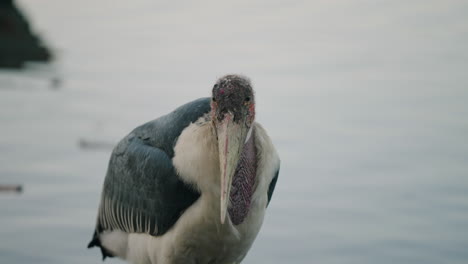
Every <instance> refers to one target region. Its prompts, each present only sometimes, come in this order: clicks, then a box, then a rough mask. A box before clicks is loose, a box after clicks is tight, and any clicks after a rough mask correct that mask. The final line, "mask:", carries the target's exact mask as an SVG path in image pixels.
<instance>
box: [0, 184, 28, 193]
mask: <svg viewBox="0 0 468 264" xmlns="http://www.w3.org/2000/svg"><path fill="white" fill-rule="evenodd" d="M0 192H17V193H20V192H23V186H21V185H19V184H15V185H1V184H0Z"/></svg>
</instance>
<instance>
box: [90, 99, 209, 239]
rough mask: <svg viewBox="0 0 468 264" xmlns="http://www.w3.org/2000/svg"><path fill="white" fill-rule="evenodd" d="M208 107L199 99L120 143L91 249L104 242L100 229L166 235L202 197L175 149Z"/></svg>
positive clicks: (110, 167)
mask: <svg viewBox="0 0 468 264" xmlns="http://www.w3.org/2000/svg"><path fill="white" fill-rule="evenodd" d="M209 110H210V103H209V99H208V98H202V99H198V100H195V101H193V102H191V103H188V104H185V105H183V106H181V107H179V108H178V109H176V110H175V111H174V112H172V113H170V114H168V115H166V116H163V117H161V118H158V119H156V120H153V121H151V122H148V123H146V124H144V125H142V126H140V127H138V128H136V129H135V130H133V131H132V132H131V133H130V134H129V135H128V136H126V137H125V138H124V139H122V140H121V141H120V142H119V144H118V145H117V146H116V147H115V149H114V151H113V153H112V155H111V159H110V161H109V168H108V171H107V175H106V179H105V181H104V187H103V191H102V195H101V204H100V206H99V212H98V218H97V226H96V230H95V234H94V238H93V240H92V241H91V242H90V244H89V245H88V247H92V246H101V245H100V241H99V233H101V232H103V231H104V230H114V229H120V230H123V231H125V232H132V233H147V234H150V235H155V236H156V235H162V234H164V233H165V232H167V231H168V230H169V229H170V228H171V227H172V225H173V224H174V223H175V222H176V221H177V219H178V218H179V217H180V215H181V214H182V213H183V212H184V211H185V210H186V209H187V208H188V207H189V206H190V205H191V204H193V203H194V202H195V201H196V200H197V199H198V197H199V196H200V194H199V193H198V192H197V191H196V190H194V189H193V188H192V186H188V185H186V184H185V183H184V182H182V181H181V180H180V178H179V177H178V175H177V173H176V171H175V168H174V166H173V164H172V158H173V156H174V149H173V148H174V144H175V143H176V141H177V138H178V137H179V135H180V134H181V133H182V130H183V129H184V128H185V127H187V126H188V125H189V124H190V123H192V122H195V121H196V120H197V119H198V118H200V117H201V116H203V115H204V114H206V113H207V112H208V111H209ZM101 248H102V247H101Z"/></svg>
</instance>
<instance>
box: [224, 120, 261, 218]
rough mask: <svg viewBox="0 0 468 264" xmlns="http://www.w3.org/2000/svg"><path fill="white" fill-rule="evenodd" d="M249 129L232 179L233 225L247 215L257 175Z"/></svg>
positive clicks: (230, 207) (252, 137) (253, 142)
mask: <svg viewBox="0 0 468 264" xmlns="http://www.w3.org/2000/svg"><path fill="white" fill-rule="evenodd" d="M252 130H253V127H252V129H251V131H249V134H250V135H249V138H248V140H247V142H246V143H245V145H244V149H243V151H242V153H241V156H240V159H239V163H238V164H237V168H236V172H235V173H234V177H233V179H232V186H231V194H230V202H231V203H230V206H229V208H228V212H229V217H230V218H231V221H232V223H233V224H234V225H239V224H241V223H242V222H243V221H244V219H245V218H246V217H247V215H248V213H249V209H250V203H251V201H252V195H253V193H254V188H255V180H256V175H257V148H256V147H255V131H252Z"/></svg>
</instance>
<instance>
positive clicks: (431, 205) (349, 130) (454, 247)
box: [0, 0, 468, 264]
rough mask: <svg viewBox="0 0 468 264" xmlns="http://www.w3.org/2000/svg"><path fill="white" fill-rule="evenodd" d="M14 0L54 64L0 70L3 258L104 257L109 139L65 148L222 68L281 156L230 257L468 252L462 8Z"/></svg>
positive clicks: (173, 102) (467, 56)
mask: <svg viewBox="0 0 468 264" xmlns="http://www.w3.org/2000/svg"><path fill="white" fill-rule="evenodd" d="M19 3H20V4H21V6H22V7H23V9H24V10H25V12H26V13H27V14H28V15H29V17H30V19H31V21H32V22H33V24H34V29H35V30H36V31H37V32H39V33H41V34H42V36H43V38H44V39H45V40H46V41H47V42H48V43H49V44H51V45H52V46H53V47H55V49H56V53H57V54H58V59H57V60H56V62H55V63H54V64H52V65H49V66H36V65H32V66H31V67H29V68H28V69H26V70H24V71H6V70H2V71H0V183H3V184H7V183H12V184H13V183H20V184H23V185H24V192H23V193H22V194H20V195H14V194H7V193H0V263H11V264H16V263H51V264H54V263H101V260H100V253H99V252H98V250H96V249H95V250H86V248H85V247H86V244H87V242H88V241H89V239H90V237H91V234H92V231H93V228H94V220H95V214H96V211H97V206H98V202H99V195H100V189H101V185H102V182H103V179H104V174H105V171H106V167H107V162H108V158H109V155H110V149H109V148H103V149H99V150H96V149H83V148H80V145H79V142H80V141H82V142H83V141H86V142H102V143H104V144H114V143H115V142H117V141H118V140H119V139H120V138H122V137H123V136H124V135H126V134H127V133H128V132H129V131H130V130H132V129H133V128H134V127H136V126H137V125H139V124H141V123H143V122H146V121H148V120H151V119H154V118H156V117H158V116H160V115H162V114H165V113H167V112H169V111H172V110H173V109H174V108H175V107H177V106H178V105H181V104H183V103H185V102H187V101H190V100H192V99H195V98H198V97H203V96H208V95H209V92H210V89H211V87H212V85H213V83H214V81H215V80H216V78H218V77H220V76H222V75H223V74H226V73H232V72H235V73H243V74H245V75H248V76H250V77H251V79H252V81H253V83H254V85H255V87H256V91H257V98H258V99H257V101H258V103H257V105H258V110H257V111H258V121H259V122H261V123H262V124H263V125H264V126H265V127H266V128H267V129H268V132H269V133H270V136H271V137H272V138H273V140H274V142H275V144H276V146H277V148H278V151H279V153H280V155H281V158H282V168H281V174H280V180H279V182H278V185H277V189H276V191H275V195H274V197H273V200H272V203H271V206H270V208H269V210H268V214H267V216H266V219H265V222H264V225H263V227H262V230H261V232H260V234H259V236H258V238H257V240H256V242H255V244H254V246H253V247H252V249H251V251H250V253H249V255H248V256H247V258H246V259H245V261H244V262H245V263H346V264H349V263H352V264H353V263H356V264H375V263H411V264H414V263H424V264H430V263H468V77H467V74H466V72H467V69H468V49H467V47H468V26H467V25H468V3H467V2H466V1H452V0H448V1H436V0H433V1H422V0H421V1H402V0H395V1H357V0H355V1H324V0H323V1H321V0H319V1H288V2H283V1H259V2H255V3H253V2H252V1H238V2H235V3H229V4H226V3H221V1H202V2H199V1H172V2H159V1H149V0H148V1H143V0H138V1H91V0H85V1H64V0H43V1H35V0H21V1H19ZM54 78H58V79H60V80H61V85H60V86H59V87H58V88H52V87H51V79H54ZM106 262H108V263H122V262H121V261H119V260H116V259H111V260H107V261H106Z"/></svg>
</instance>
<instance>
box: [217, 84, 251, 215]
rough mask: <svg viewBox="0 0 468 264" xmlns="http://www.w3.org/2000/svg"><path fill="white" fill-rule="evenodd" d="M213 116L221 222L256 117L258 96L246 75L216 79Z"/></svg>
mask: <svg viewBox="0 0 468 264" xmlns="http://www.w3.org/2000/svg"><path fill="white" fill-rule="evenodd" d="M211 119H212V120H213V124H214V126H215V129H216V133H217V136H218V152H219V166H220V171H221V190H220V196H221V223H224V221H225V218H226V212H227V208H228V205H229V204H228V203H229V194H230V191H231V184H232V178H233V175H234V172H235V169H236V167H237V163H238V162H239V158H240V154H241V153H242V150H243V147H244V143H245V141H246V139H247V135H248V134H249V130H250V129H251V127H252V124H253V122H254V119H255V97H254V92H253V89H252V85H251V84H250V81H249V80H248V79H247V78H245V77H242V76H239V75H226V76H224V77H222V78H220V79H219V80H218V81H217V82H216V84H215V85H214V87H213V91H212V98H211Z"/></svg>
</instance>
